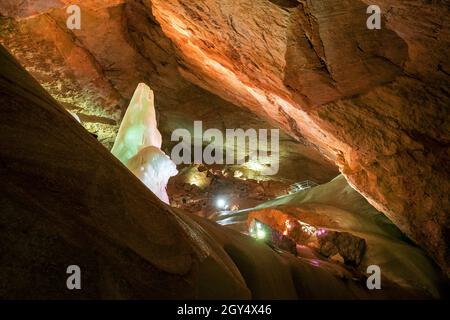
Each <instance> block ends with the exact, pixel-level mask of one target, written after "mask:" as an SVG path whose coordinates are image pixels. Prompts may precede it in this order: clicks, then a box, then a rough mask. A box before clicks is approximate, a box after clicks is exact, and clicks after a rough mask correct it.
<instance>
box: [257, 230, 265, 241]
mask: <svg viewBox="0 0 450 320" xmlns="http://www.w3.org/2000/svg"><path fill="white" fill-rule="evenodd" d="M256 237H257V238H258V239H264V238H265V237H266V232H265V231H264V230H263V229H258V230H257V231H256Z"/></svg>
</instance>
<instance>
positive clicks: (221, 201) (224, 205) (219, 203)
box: [216, 197, 227, 209]
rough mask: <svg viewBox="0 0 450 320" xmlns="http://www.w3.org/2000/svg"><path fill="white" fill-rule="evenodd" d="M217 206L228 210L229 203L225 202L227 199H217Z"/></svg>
mask: <svg viewBox="0 0 450 320" xmlns="http://www.w3.org/2000/svg"><path fill="white" fill-rule="evenodd" d="M216 206H217V208H219V209H226V208H227V201H226V200H225V198H222V197H220V198H217V200H216Z"/></svg>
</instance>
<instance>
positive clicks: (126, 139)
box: [111, 83, 178, 204]
mask: <svg viewBox="0 0 450 320" xmlns="http://www.w3.org/2000/svg"><path fill="white" fill-rule="evenodd" d="M161 144H162V137H161V133H160V132H159V130H158V127H157V123H156V113H155V106H154V96H153V91H152V90H151V89H150V88H149V87H148V86H147V85H145V84H144V83H140V84H139V85H138V87H137V89H136V91H135V92H134V95H133V98H132V99H131V102H130V105H129V106H128V109H127V111H126V113H125V117H124V118H123V120H122V124H121V125H120V129H119V133H118V134H117V138H116V141H115V143H114V146H113V148H112V150H111V152H112V154H113V155H115V156H116V157H117V158H118V159H119V160H120V161H121V162H122V163H123V164H125V165H126V166H127V168H128V169H130V171H131V172H133V173H134V175H135V176H136V177H138V178H139V179H140V180H141V181H142V182H143V183H144V184H145V185H146V186H147V187H148V188H149V189H150V190H151V191H152V192H153V193H154V194H155V195H156V196H157V197H158V198H159V199H161V200H162V201H164V202H165V203H167V204H169V197H168V195H167V191H166V186H167V182H168V181H169V179H170V177H172V176H174V175H176V174H177V173H178V171H177V169H176V166H175V163H173V161H172V160H170V158H169V157H168V156H167V155H166V154H165V153H164V152H163V151H161Z"/></svg>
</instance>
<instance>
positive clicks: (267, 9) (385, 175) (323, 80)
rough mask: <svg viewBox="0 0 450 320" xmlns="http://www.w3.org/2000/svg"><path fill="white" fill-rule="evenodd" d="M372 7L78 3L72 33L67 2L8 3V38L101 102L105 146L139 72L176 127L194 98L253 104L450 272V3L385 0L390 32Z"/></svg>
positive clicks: (92, 104) (56, 87) (21, 52)
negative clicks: (79, 22) (79, 21)
mask: <svg viewBox="0 0 450 320" xmlns="http://www.w3.org/2000/svg"><path fill="white" fill-rule="evenodd" d="M44 2H45V5H44ZM76 2H77V1H75V3H76ZM369 2H370V1H359V0H346V1H342V0H327V1H322V0H305V1H294V0H292V1H275V0H273V1H269V0H264V1H258V2H256V1H252V0H239V1H236V0H199V1H181V0H152V1H132V0H129V1H106V0H105V1H93V0H92V1H82V2H81V1H78V3H80V5H81V6H82V9H83V17H84V18H83V19H84V24H83V27H82V29H81V30H80V31H75V32H69V31H67V30H66V29H65V28H64V23H65V18H66V15H65V11H64V6H65V5H66V1H57V0H55V1H52V2H48V1H38V0H37V1H25V2H21V5H16V4H15V3H14V1H4V2H2V6H1V13H2V15H3V16H5V17H4V18H3V19H2V23H1V26H2V31H1V35H2V36H1V41H2V43H4V44H5V45H6V46H7V47H8V48H9V49H10V50H11V51H12V52H13V53H14V54H15V55H16V56H18V57H19V58H20V61H21V62H22V63H23V64H24V65H25V66H26V67H28V68H29V70H30V71H32V72H33V74H35V75H36V77H37V78H38V80H39V81H40V82H41V83H45V84H46V86H45V87H46V88H47V89H48V90H49V91H50V92H52V94H53V95H54V96H60V98H61V99H60V100H61V101H64V100H66V101H67V102H68V104H69V105H70V106H69V108H71V109H76V108H79V106H80V105H83V104H82V103H80V102H82V101H83V102H84V103H85V105H87V107H86V108H85V109H83V110H91V111H92V110H98V111H96V112H91V111H89V112H90V113H92V114H88V115H86V119H89V120H88V121H92V119H94V120H93V121H94V122H92V123H93V124H92V126H95V127H97V128H96V129H95V130H96V131H97V132H101V131H102V130H103V131H104V132H105V134H104V135H103V136H102V137H104V139H105V140H107V141H106V142H107V143H110V142H111V141H112V140H111V139H113V136H114V135H115V130H116V129H115V126H116V125H117V123H118V121H120V115H121V112H123V108H124V106H125V105H126V104H125V103H124V100H126V99H127V97H129V96H131V92H132V90H133V89H134V87H135V85H136V80H137V79H139V80H140V81H144V82H147V83H149V84H150V85H151V87H152V88H154V89H155V93H156V95H157V96H158V91H159V92H160V93H161V94H160V95H159V96H160V98H159V99H160V101H159V102H158V101H157V105H158V104H159V105H160V107H162V109H161V110H168V111H167V112H166V113H165V112H161V115H160V117H161V120H162V122H164V119H167V118H170V119H174V117H175V118H176V119H178V120H176V121H175V120H171V125H167V126H166V130H167V132H170V130H171V129H172V127H173V125H174V124H175V123H177V124H182V123H183V114H184V111H185V110H186V108H187V106H190V107H189V110H193V111H194V112H195V114H196V115H200V116H201V115H205V113H207V112H210V111H211V112H213V113H216V111H215V110H221V112H222V110H230V109H227V108H232V107H233V106H234V105H237V106H241V107H244V108H246V109H247V110H249V111H250V112H251V113H253V114H256V115H257V116H258V117H259V118H261V119H264V120H265V121H267V122H268V123H270V124H273V125H274V126H279V127H281V128H282V129H284V131H285V132H286V133H287V134H288V135H289V136H290V137H292V138H293V139H294V140H295V141H297V143H294V144H293V145H295V146H300V147H299V148H300V149H301V150H300V152H299V153H295V154H297V155H298V154H301V155H302V159H303V165H304V167H308V165H311V166H315V169H312V170H310V171H311V172H319V171H320V168H326V169H325V170H329V171H332V170H333V169H332V167H330V166H329V165H327V164H326V162H325V161H323V160H318V159H319V158H320V156H319V155H318V153H316V151H314V149H313V148H312V147H311V146H314V148H317V150H320V152H321V154H322V155H323V156H325V157H326V158H327V159H329V160H330V161H333V162H335V163H336V164H337V165H338V166H339V169H340V171H341V172H342V173H343V174H344V175H345V177H346V179H347V180H348V181H349V183H350V184H351V185H352V186H353V187H354V188H355V189H357V190H358V191H359V192H360V193H361V194H362V195H364V196H365V197H366V198H367V199H368V200H369V201H370V203H371V204H373V205H374V206H375V207H377V208H378V209H379V210H381V211H382V212H384V213H385V214H386V215H387V216H388V217H389V218H390V219H391V220H392V221H394V222H395V224H396V225H397V226H399V227H400V228H401V229H402V230H403V231H404V232H406V233H407V234H408V235H409V236H410V237H411V238H412V239H414V240H415V241H416V242H417V243H419V244H420V245H421V246H422V247H424V248H426V249H427V251H428V252H429V253H430V254H431V255H432V256H433V257H434V259H435V260H436V261H437V262H438V263H439V264H440V266H441V267H442V268H443V269H444V270H445V271H446V272H447V274H449V272H450V265H449V261H450V258H449V256H450V253H449V243H450V241H449V209H448V208H449V197H448V192H449V189H450V183H449V181H450V179H449V166H448V163H449V152H448V144H449V140H450V134H449V132H450V130H449V129H450V125H449V118H450V117H449V105H450V94H449V90H448V88H449V87H450V86H449V85H450V76H449V74H450V65H449V62H448V58H447V56H448V52H449V47H450V44H449V41H450V31H449V26H450V14H449V13H450V12H449V1H445V0H442V1H433V2H430V1H425V0H414V1H408V2H405V1H401V0H394V1H387V0H386V1H385V0H380V1H378V4H379V5H380V7H381V9H382V13H383V21H382V29H381V30H368V29H367V28H366V19H367V17H368V15H367V14H366V8H367V6H368V5H369V4H371V3H369ZM25 17H26V19H24V18H25ZM43 47H45V48H47V49H46V50H42V48H43ZM49 70H54V71H49ZM68 70H69V71H70V72H68V73H67V71H68ZM55 72H58V73H59V75H60V76H58V77H55ZM66 73H67V74H66ZM55 79H57V80H55ZM62 79H64V80H62ZM147 80H148V81H147ZM194 84H195V85H194ZM61 88H62V89H61ZM64 88H65V89H64ZM167 88H170V90H167ZM174 90H175V91H174ZM174 92H176V94H174ZM186 101H187V102H186ZM211 101H214V102H215V103H216V104H215V105H216V106H218V107H216V108H215V109H214V108H210V107H208V105H210V104H211ZM166 106H170V108H169V107H168V108H167V109H164V108H165V107H166ZM223 112H224V114H227V115H229V116H222V117H221V118H224V119H229V120H230V123H234V124H236V117H233V116H232V115H230V113H229V112H227V111H223ZM80 113H82V115H84V113H88V112H85V111H80ZM92 116H95V118H92ZM98 117H100V118H98ZM239 118H241V117H239ZM98 119H100V120H101V121H97V120H98ZM210 119H215V118H214V116H211V118H210ZM241 119H251V116H246V118H241ZM82 120H83V119H82ZM177 121H178V122H177ZM105 122H107V123H106V124H105ZM244 122H245V121H244ZM213 123H214V124H217V123H218V122H217V119H216V120H214V121H213ZM163 131H164V130H163ZM163 134H164V132H163ZM108 141H109V142H108ZM292 153H293V152H291V153H289V154H290V155H292ZM305 155H306V156H305ZM285 159H292V158H290V157H289V156H286V157H285ZM294 168H299V167H294ZM287 171H288V172H295V171H300V170H287ZM316 176H319V175H318V174H317V173H316Z"/></svg>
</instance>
